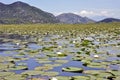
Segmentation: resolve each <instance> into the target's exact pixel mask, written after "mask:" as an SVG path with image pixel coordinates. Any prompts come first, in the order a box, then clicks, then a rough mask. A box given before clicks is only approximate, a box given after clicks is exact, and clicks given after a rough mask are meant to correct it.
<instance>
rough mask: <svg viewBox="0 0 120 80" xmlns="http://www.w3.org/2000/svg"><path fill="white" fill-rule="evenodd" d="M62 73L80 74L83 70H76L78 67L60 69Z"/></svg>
mask: <svg viewBox="0 0 120 80" xmlns="http://www.w3.org/2000/svg"><path fill="white" fill-rule="evenodd" d="M62 71H66V72H77V73H82V72H83V68H78V67H66V68H62Z"/></svg>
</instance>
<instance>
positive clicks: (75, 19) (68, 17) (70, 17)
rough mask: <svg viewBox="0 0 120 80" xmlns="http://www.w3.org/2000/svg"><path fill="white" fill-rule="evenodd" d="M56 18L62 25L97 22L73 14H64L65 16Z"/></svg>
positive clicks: (61, 15)
mask: <svg viewBox="0 0 120 80" xmlns="http://www.w3.org/2000/svg"><path fill="white" fill-rule="evenodd" d="M56 17H57V19H59V20H60V22H61V23H67V24H76V23H93V22H95V21H94V20H92V19H89V18H87V17H81V16H79V15H76V14H73V13H63V14H60V15H58V16H56Z"/></svg>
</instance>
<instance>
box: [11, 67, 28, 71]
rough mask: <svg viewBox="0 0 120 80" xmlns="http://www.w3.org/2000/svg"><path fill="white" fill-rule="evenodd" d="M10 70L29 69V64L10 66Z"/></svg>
mask: <svg viewBox="0 0 120 80" xmlns="http://www.w3.org/2000/svg"><path fill="white" fill-rule="evenodd" d="M9 70H28V67H27V66H14V67H11V68H9Z"/></svg>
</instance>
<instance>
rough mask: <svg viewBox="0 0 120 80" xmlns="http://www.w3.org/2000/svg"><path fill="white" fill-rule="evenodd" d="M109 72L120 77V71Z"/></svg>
mask: <svg viewBox="0 0 120 80" xmlns="http://www.w3.org/2000/svg"><path fill="white" fill-rule="evenodd" d="M108 72H110V73H112V74H113V75H115V76H120V70H118V71H117V70H110V71H108Z"/></svg>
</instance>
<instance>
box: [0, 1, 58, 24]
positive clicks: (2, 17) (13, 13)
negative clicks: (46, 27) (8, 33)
mask: <svg viewBox="0 0 120 80" xmlns="http://www.w3.org/2000/svg"><path fill="white" fill-rule="evenodd" d="M57 22H59V20H57V19H56V17H55V16H54V15H53V14H51V13H48V12H45V11H42V10H41V9H38V8H36V7H33V6H30V5H29V4H27V3H23V2H20V1H18V2H14V3H12V4H7V5H6V4H3V3H1V4H0V23H3V24H14V23H16V24H18V23H57Z"/></svg>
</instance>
